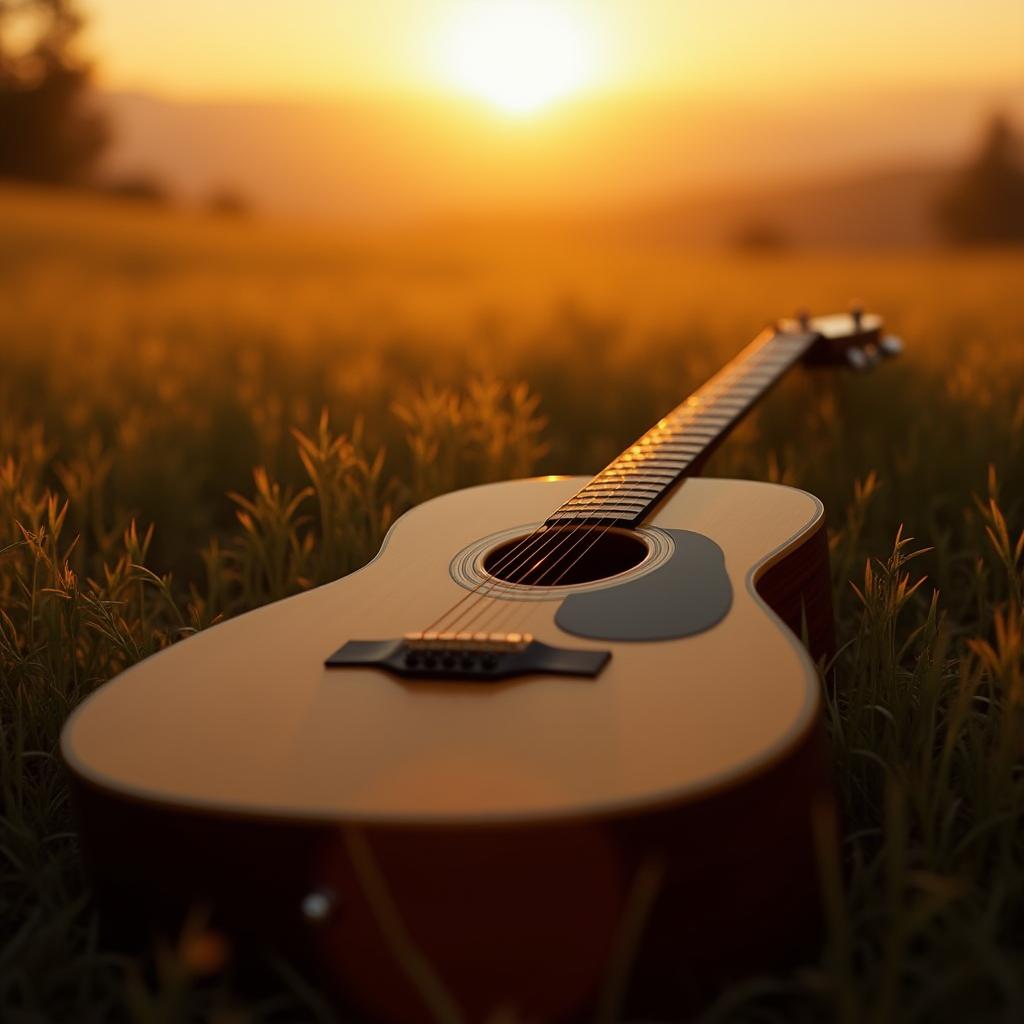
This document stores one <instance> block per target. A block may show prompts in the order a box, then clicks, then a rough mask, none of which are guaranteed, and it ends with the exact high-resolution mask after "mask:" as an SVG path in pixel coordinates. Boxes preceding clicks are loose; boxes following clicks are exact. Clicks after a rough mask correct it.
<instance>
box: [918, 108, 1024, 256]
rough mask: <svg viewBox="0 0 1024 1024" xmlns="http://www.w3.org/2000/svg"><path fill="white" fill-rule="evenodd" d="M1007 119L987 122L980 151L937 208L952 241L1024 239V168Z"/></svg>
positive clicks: (940, 219)
mask: <svg viewBox="0 0 1024 1024" xmlns="http://www.w3.org/2000/svg"><path fill="white" fill-rule="evenodd" d="M1020 160H1021V153H1020V141H1019V139H1018V138H1017V137H1016V135H1015V134H1014V131H1013V126H1012V125H1011V124H1010V122H1009V120H1008V119H1007V118H1005V117H1003V116H1001V115H997V116H995V117H993V118H992V120H991V121H990V122H989V125H988V128H987V129H986V132H985V137H984V139H983V141H982V145H981V148H980V149H979V151H978V153H977V155H976V156H975V157H974V159H973V160H972V161H971V163H970V164H969V165H968V166H967V167H966V168H964V170H963V171H962V172H961V173H960V174H959V175H958V177H957V179H956V181H954V183H953V185H952V186H951V188H950V190H949V192H948V193H947V194H946V195H945V196H943V197H942V198H941V200H940V201H939V204H938V206H937V208H936V216H937V220H938V224H939V227H940V229H941V230H942V232H943V234H944V235H945V236H946V237H947V238H948V239H949V240H950V241H952V242H960V243H970V242H1020V241H1024V168H1022V166H1021V163H1020Z"/></svg>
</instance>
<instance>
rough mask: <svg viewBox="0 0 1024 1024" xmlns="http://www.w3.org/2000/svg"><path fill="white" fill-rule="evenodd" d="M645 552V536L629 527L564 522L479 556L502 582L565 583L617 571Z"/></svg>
mask: <svg viewBox="0 0 1024 1024" xmlns="http://www.w3.org/2000/svg"><path fill="white" fill-rule="evenodd" d="M646 557H647V543H646V541H644V540H643V538H641V537H639V536H637V534H635V533H631V532H630V531H628V530H619V529H611V530H609V529H606V528H605V527H603V526H598V527H594V526H566V527H553V528H552V529H550V530H546V531H545V532H544V533H542V534H540V535H539V536H537V537H534V538H533V539H528V538H527V537H516V538H515V539H514V540H509V541H505V543H503V544H499V545H498V546H497V547H496V548H494V549H492V550H491V551H489V552H488V553H487V554H486V555H485V556H484V569H485V570H486V571H487V572H488V573H489V574H490V575H491V576H496V577H497V578H498V579H499V580H504V581H505V582H506V583H519V584H522V585H523V586H526V587H566V586H571V585H572V584H574V583H593V582H595V581H596V580H606V579H608V578H609V577H610V576H618V575H619V574H620V573H623V572H626V570H627V569H632V568H633V566H635V565H639V564H640V563H641V562H642V561H643V560H644V559H645V558H646Z"/></svg>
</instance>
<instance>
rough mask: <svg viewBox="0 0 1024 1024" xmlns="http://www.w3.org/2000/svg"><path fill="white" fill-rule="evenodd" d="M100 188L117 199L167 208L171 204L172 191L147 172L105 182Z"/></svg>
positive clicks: (137, 172) (138, 172) (139, 172)
mask: <svg viewBox="0 0 1024 1024" xmlns="http://www.w3.org/2000/svg"><path fill="white" fill-rule="evenodd" d="M100 188H101V189H102V191H103V192H105V193H106V194H107V195H110V196H114V197H116V198H117V199H131V200H135V201H136V202H140V203H152V204H153V205H154V206H166V205H168V204H169V203H170V202H171V192H170V189H169V188H168V187H167V186H166V185H165V184H164V182H163V181H162V180H161V179H160V178H159V177H157V175H155V174H152V173H150V172H147V171H136V172H135V173H133V174H125V175H122V176H121V177H118V178H111V179H109V180H107V181H104V182H103V183H102V184H101V186H100Z"/></svg>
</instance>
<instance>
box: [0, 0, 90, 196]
mask: <svg viewBox="0 0 1024 1024" xmlns="http://www.w3.org/2000/svg"><path fill="white" fill-rule="evenodd" d="M82 24H83V22H82V17H81V16H80V14H79V13H78V10H77V9H76V6H75V2H74V0H0V175H4V176H7V177H13V178H24V179H28V180H31V181H44V182H57V183H69V182H75V181H81V180H83V179H85V178H86V177H88V174H89V172H90V170H91V169H92V167H93V165H94V164H95V162H96V160H97V158H98V157H99V155H100V153H101V152H102V150H103V147H104V145H105V144H106V142H107V139H108V129H107V123H106V120H105V118H104V117H103V116H102V115H101V114H100V113H98V112H97V111H95V110H92V109H90V108H89V106H88V102H87V100H88V86H89V78H90V74H91V70H92V69H91V67H90V65H89V64H88V63H87V62H85V61H84V60H83V59H82V58H81V57H80V56H79V55H77V54H76V52H75V45H74V44H75V40H76V38H77V36H78V34H79V32H80V31H81V28H82Z"/></svg>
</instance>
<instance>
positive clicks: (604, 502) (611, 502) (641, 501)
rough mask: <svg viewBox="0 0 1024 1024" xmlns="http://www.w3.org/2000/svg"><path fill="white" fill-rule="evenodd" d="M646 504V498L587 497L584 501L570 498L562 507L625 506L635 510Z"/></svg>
mask: <svg viewBox="0 0 1024 1024" xmlns="http://www.w3.org/2000/svg"><path fill="white" fill-rule="evenodd" d="M647 504H648V501H647V499H646V498H632V499H628V500H627V499H626V498H588V499H587V500H586V501H578V500H577V499H576V498H571V499H570V500H569V501H567V502H566V503H565V504H564V505H563V506H562V508H567V509H579V510H581V511H589V510H590V509H594V508H603V509H607V508H616V509H618V508H626V509H632V510H633V511H637V510H639V509H642V508H644V507H645V506H646V505H647Z"/></svg>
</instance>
